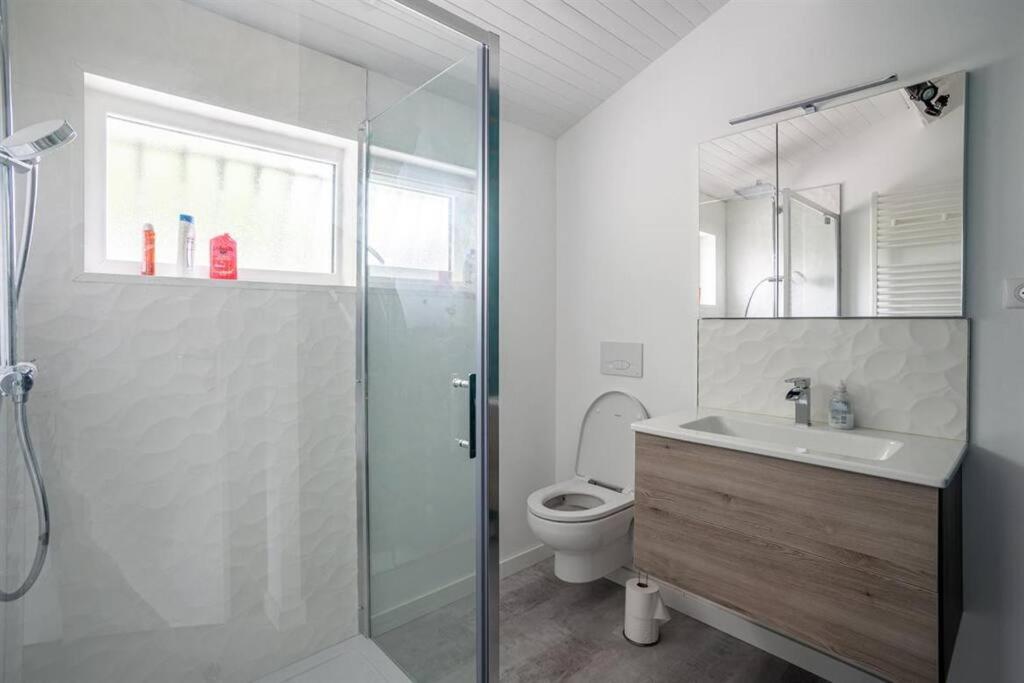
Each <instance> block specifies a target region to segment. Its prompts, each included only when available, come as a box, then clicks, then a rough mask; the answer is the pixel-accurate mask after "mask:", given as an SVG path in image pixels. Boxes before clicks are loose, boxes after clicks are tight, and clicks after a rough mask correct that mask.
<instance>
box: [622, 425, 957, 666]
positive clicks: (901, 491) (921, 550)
mask: <svg viewBox="0 0 1024 683" xmlns="http://www.w3.org/2000/svg"><path fill="white" fill-rule="evenodd" d="M636 437H637V440H636V504H635V505H636V507H635V515H636V527H635V564H636V566H637V568H638V569H640V570H642V571H645V572H649V573H650V574H651V575H653V576H655V577H657V578H658V579H660V580H663V581H665V582H667V583H671V584H674V585H676V586H678V587H679V588H682V589H683V590H686V591H688V592H690V593H693V594H696V595H698V596H701V597H703V598H706V599H708V600H711V601H713V602H715V603H718V604H719V605H721V606H723V607H725V608H728V609H730V610H733V611H735V612H737V613H739V614H740V615H742V616H744V617H746V618H748V619H750V620H751V621H754V622H756V623H758V624H760V625H762V626H764V627H766V628H769V629H772V630H774V631H777V632H779V633H782V634H784V635H787V636H789V637H791V638H794V639H795V640H798V641H801V642H803V643H805V644H807V645H809V646H811V647H814V648H817V649H819V650H821V651H823V652H826V653H827V654H830V655H832V656H835V657H838V658H840V659H843V660H845V661H846V662H849V663H850V664H853V665H854V666H857V667H860V668H862V669H864V670H866V671H868V672H870V673H872V674H874V675H877V676H880V677H882V678H885V679H888V680H892V681H939V680H943V679H944V678H945V673H946V669H947V668H948V663H949V659H950V656H951V654H952V646H953V643H954V641H955V638H956V632H957V628H958V626H959V622H960V615H961V612H962V591H961V583H962V581H961V571H960V567H961V537H960V525H961V521H960V488H961V486H960V475H959V473H957V474H956V476H955V477H954V479H953V480H952V481H951V483H950V484H949V486H948V487H946V488H944V489H939V488H932V487H928V486H921V485H917V484H909V483H905V482H901V481H895V480H891V479H884V478H879V477H873V476H868V475H864V474H856V473H851V472H846V471H842V470H837V469H832V468H828V467H822V466H817V465H809V464H805V463H800V462H794V461H790V460H784V459H779V458H772V457H766V456H761V455H755V454H751V453H745V452H741V451H734V450H727V449H723V448H717V447H713V446H705V445H701V444H696V443H690V442H687V441H680V440H676V439H668V438H663V437H659V436H653V435H649V434H637V435H636Z"/></svg>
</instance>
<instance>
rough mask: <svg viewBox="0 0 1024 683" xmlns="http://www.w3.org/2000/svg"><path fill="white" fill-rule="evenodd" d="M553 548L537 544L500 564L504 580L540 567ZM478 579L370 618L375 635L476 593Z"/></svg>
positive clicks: (468, 579)
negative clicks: (528, 568)
mask: <svg viewBox="0 0 1024 683" xmlns="http://www.w3.org/2000/svg"><path fill="white" fill-rule="evenodd" d="M551 554H552V552H551V549H550V548H548V547H547V546H545V545H543V544H542V545H536V546H534V547H532V548H528V549H527V550H524V551H522V552H519V553H516V554H515V555H512V556H510V557H507V558H505V559H504V560H502V561H501V577H502V578H504V577H506V576H509V575H510V574H515V573H516V572H518V571H522V570H523V569H526V568H527V567H529V566H531V565H534V564H537V563H538V562H541V561H542V560H546V559H547V558H549V557H551ZM475 580H476V579H475V577H474V576H473V575H472V574H470V575H469V576H464V577H462V578H461V579H458V580H457V581H453V582H451V583H449V584H447V585H446V586H442V587H441V588H438V589H437V590H434V591H431V592H429V593H425V594H424V595H421V596H419V597H418V598H414V599H412V600H410V601H408V602H405V603H402V604H401V605H398V606H397V607H392V608H391V609H387V610H385V611H383V612H380V613H379V614H375V615H373V616H372V617H371V620H372V622H373V632H374V633H375V634H378V635H379V634H381V633H386V632H388V631H390V630H391V629H394V628H398V627H399V626H401V625H402V624H407V623H409V622H410V621H412V620H413V619H416V618H418V617H422V616H423V615H424V614H430V613H431V612H433V611H434V610H437V609H440V608H442V607H444V606H445V605H450V604H451V603H453V602H455V601H456V600H458V599H459V598H464V597H466V596H467V595H472V594H473V589H474V586H475Z"/></svg>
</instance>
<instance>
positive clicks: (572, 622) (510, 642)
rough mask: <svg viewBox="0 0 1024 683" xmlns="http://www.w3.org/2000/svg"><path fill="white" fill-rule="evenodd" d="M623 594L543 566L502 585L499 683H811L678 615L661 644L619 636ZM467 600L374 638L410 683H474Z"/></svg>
mask: <svg viewBox="0 0 1024 683" xmlns="http://www.w3.org/2000/svg"><path fill="white" fill-rule="evenodd" d="M623 600H624V598H623V588H622V587H621V586H619V585H617V584H615V583H613V582H611V581H607V580H603V579H602V580H600V581H595V582H593V583H589V584H582V585H572V584H567V583H563V582H561V581H559V580H558V579H556V578H555V575H554V573H553V571H552V561H551V560H548V561H546V562H542V563H540V564H537V565H534V566H533V567H530V568H528V569H525V570H523V571H521V572H519V573H518V574H514V575H512V576H509V577H507V578H505V579H504V580H503V581H502V582H501V612H500V614H501V680H502V682H503V683H519V682H520V681H523V682H526V681H529V682H530V683H548V682H550V681H572V682H574V683H603V682H605V681H607V682H609V683H620V682H621V683H634V682H635V683H670V682H671V683H677V682H679V683H682V682H684V681H685V682H689V681H694V682H704V681H708V682H713V683H812V682H814V683H817V682H819V681H823V679H821V678H818V677H816V676H813V675H811V674H810V673H808V672H806V671H804V670H803V669H799V668H797V667H795V666H793V665H791V664H789V663H787V662H785V661H783V660H781V659H779V658H777V657H774V656H772V655H770V654H768V653H767V652H764V651H762V650H758V649H757V648H755V647H753V646H751V645H748V644H746V643H744V642H743V641H740V640H737V639H735V638H733V637H731V636H728V635H726V634H724V633H722V632H720V631H716V630H715V629H713V628H711V627H710V626H706V625H704V624H702V623H700V622H699V621H695V620H693V619H691V618H689V617H686V616H684V615H682V614H679V613H678V612H673V613H672V620H671V621H669V622H668V623H667V624H665V625H664V626H663V627H662V630H661V642H660V643H659V644H657V645H655V646H654V647H636V646H634V645H630V644H629V643H628V642H626V640H625V639H624V638H623V637H622V606H623ZM473 618H474V616H473V601H472V598H466V599H463V600H460V601H458V602H455V603H453V604H451V605H449V606H447V607H444V608H442V609H440V610H438V611H436V612H432V613H431V614H428V615H426V616H423V617H420V618H419V619H416V620H415V621H412V622H409V623H408V624H405V625H403V626H401V627H399V628H397V629H394V630H392V631H389V632H388V633H385V634H384V635H382V636H380V637H379V638H376V639H375V640H376V641H377V643H378V644H379V645H380V647H381V648H382V649H383V650H384V651H385V652H386V653H387V654H388V655H390V656H391V658H392V659H393V660H394V661H395V662H396V663H397V664H398V665H399V666H400V667H402V669H404V670H405V671H406V673H408V674H409V676H410V677H411V678H412V679H413V680H414V681H416V682H417V683H435V682H437V683H442V682H443V683H456V682H458V683H465V682H468V681H472V680H473V629H474V626H473Z"/></svg>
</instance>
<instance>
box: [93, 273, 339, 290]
mask: <svg viewBox="0 0 1024 683" xmlns="http://www.w3.org/2000/svg"><path fill="white" fill-rule="evenodd" d="M75 282H93V283H100V284H117V285H148V286H157V287H220V288H225V287H226V288H228V289H270V290H276V291H284V292H323V291H337V292H344V291H353V292H354V291H355V289H356V288H355V287H354V286H352V285H342V284H334V283H326V282H325V283H298V282H273V281H269V280H259V279H245V278H242V279H239V280H214V279H211V278H208V277H203V276H200V275H194V276H187V275H136V274H128V273H90V272H85V273H79V274H78V275H76V276H75Z"/></svg>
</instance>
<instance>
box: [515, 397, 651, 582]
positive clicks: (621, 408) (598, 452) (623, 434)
mask: <svg viewBox="0 0 1024 683" xmlns="http://www.w3.org/2000/svg"><path fill="white" fill-rule="evenodd" d="M647 417H648V415H647V410H646V409H645V408H644V406H643V404H642V403H640V401H638V400H637V399H636V398H635V397H633V396H630V395H629V394H626V393H624V392H621V391H609V392H606V393H604V394H601V395H600V396H598V397H597V398H596V399H595V400H594V402H593V403H591V404H590V408H588V409H587V412H586V414H585V415H584V417H583V423H582V425H581V426H580V435H579V440H578V441H577V446H576V476H575V477H573V478H572V479H567V480H566V481H562V482H559V483H557V484H553V485H551V486H546V487H544V488H542V489H539V490H537V491H534V492H533V493H532V494H530V496H529V497H528V498H527V500H526V507H527V511H528V517H529V524H530V529H531V530H532V531H533V533H534V535H536V536H537V538H538V539H540V540H541V541H542V542H543V543H544V544H545V545H547V546H548V547H550V548H551V549H552V550H554V551H555V576H557V577H558V578H560V579H561V580H563V581H567V582H569V583H586V582H588V581H595V580H597V579H599V578H601V577H602V576H606V575H608V574H610V573H611V572H613V571H615V570H616V569H618V568H619V567H622V566H624V565H628V564H630V563H631V562H632V558H633V475H634V472H633V465H634V453H633V432H632V430H631V429H630V424H632V423H633V422H636V421H637V420H645V419H647Z"/></svg>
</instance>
